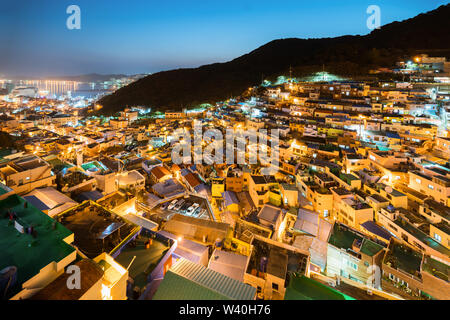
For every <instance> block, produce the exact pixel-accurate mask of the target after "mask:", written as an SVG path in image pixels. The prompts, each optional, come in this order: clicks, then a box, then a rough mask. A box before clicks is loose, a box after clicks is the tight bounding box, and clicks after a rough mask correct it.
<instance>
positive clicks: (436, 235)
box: [434, 233, 442, 242]
mask: <svg viewBox="0 0 450 320" xmlns="http://www.w3.org/2000/svg"><path fill="white" fill-rule="evenodd" d="M434 239H435V240H436V241H437V242H441V241H442V238H441V236H440V235H439V234H437V233H435V234H434Z"/></svg>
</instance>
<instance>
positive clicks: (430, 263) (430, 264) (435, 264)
mask: <svg viewBox="0 0 450 320" xmlns="http://www.w3.org/2000/svg"><path fill="white" fill-rule="evenodd" d="M422 269H423V271H425V272H428V273H429V274H431V275H433V276H435V277H436V278H439V279H441V280H444V281H445V282H447V283H448V282H449V272H450V268H449V266H448V265H446V264H444V263H442V262H439V261H437V260H435V259H433V258H431V257H430V256H425V257H424V259H423V263H422Z"/></svg>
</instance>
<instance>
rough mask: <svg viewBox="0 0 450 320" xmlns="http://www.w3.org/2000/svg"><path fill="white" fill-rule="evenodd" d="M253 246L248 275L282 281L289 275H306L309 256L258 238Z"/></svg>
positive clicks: (253, 242)
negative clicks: (269, 277) (267, 276)
mask: <svg viewBox="0 0 450 320" xmlns="http://www.w3.org/2000/svg"><path fill="white" fill-rule="evenodd" d="M252 246H253V250H252V254H251V256H250V260H249V263H248V266H247V271H246V273H248V274H252V275H254V276H256V277H259V278H263V279H265V278H266V274H270V275H273V276H275V277H277V278H280V279H286V277H287V276H288V274H289V273H295V274H299V275H304V274H305V272H306V268H307V264H308V256H307V255H304V254H302V253H300V252H296V251H291V250H288V249H286V248H284V247H281V246H278V245H275V244H271V243H268V242H266V241H263V240H259V239H256V238H255V239H253V241H252Z"/></svg>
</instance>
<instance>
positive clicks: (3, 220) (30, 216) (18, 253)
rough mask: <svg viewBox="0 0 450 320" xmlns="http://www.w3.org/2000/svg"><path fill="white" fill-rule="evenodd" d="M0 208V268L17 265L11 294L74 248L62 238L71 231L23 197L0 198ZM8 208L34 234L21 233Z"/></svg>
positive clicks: (67, 235)
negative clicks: (15, 278)
mask: <svg viewBox="0 0 450 320" xmlns="http://www.w3.org/2000/svg"><path fill="white" fill-rule="evenodd" d="M0 212H2V214H1V215H0V235H1V237H0V270H1V269H3V268H6V267H8V266H16V267H17V268H18V270H17V284H16V286H15V287H14V288H13V289H12V291H13V294H15V293H17V292H19V291H20V290H21V288H22V284H23V283H24V282H26V281H27V280H29V279H31V278H32V277H33V276H35V275H36V274H38V273H39V272H40V270H41V269H42V268H44V267H45V266H47V265H48V264H49V263H51V262H53V261H55V262H59V261H61V260H62V259H64V258H65V257H67V256H68V255H70V254H71V253H73V252H74V251H75V248H74V247H72V246H71V245H70V244H68V243H66V242H65V241H64V239H66V238H67V237H69V236H70V235H71V234H72V232H71V231H70V230H69V229H67V228H65V227H64V226H63V225H61V224H60V223H57V222H56V221H55V220H53V219H52V218H50V217H49V216H47V215H46V214H45V213H43V212H42V211H40V210H38V209H36V208H35V207H34V206H33V205H31V204H30V203H28V202H27V201H25V200H24V199H23V198H22V197H19V196H17V195H12V196H10V197H8V198H6V199H4V200H2V201H0ZM8 212H11V213H15V214H16V215H17V222H18V223H19V224H21V225H22V226H24V227H29V226H33V228H34V230H36V232H37V237H36V238H34V237H33V236H32V235H29V234H24V233H20V232H19V231H18V230H17V229H16V228H15V227H14V224H12V223H11V222H10V220H9V218H8V217H6V216H5V214H7V213H8ZM11 296H12V295H11Z"/></svg>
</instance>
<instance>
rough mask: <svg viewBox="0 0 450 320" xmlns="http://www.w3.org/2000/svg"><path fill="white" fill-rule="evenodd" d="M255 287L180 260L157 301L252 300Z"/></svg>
mask: <svg viewBox="0 0 450 320" xmlns="http://www.w3.org/2000/svg"><path fill="white" fill-rule="evenodd" d="M255 295H256V288H253V287H252V286H250V285H247V284H244V283H242V282H240V281H237V280H235V279H232V278H230V277H227V276H225V275H223V274H221V273H218V272H216V271H214V270H211V269H208V268H205V267H204V266H202V265H199V264H196V263H193V262H190V261H187V260H185V259H181V260H180V261H179V262H178V263H177V264H175V265H174V266H173V267H172V268H171V269H170V270H169V271H168V272H167V273H166V275H165V277H164V280H163V281H162V283H161V285H160V286H159V288H158V291H157V292H156V294H155V296H154V298H153V299H155V300H185V299H186V300H252V299H254V298H255Z"/></svg>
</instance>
